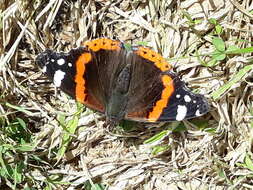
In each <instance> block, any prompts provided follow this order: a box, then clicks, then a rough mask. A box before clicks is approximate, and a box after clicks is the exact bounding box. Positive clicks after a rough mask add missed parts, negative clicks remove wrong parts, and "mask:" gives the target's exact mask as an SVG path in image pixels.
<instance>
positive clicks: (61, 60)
mask: <svg viewBox="0 0 253 190" xmlns="http://www.w3.org/2000/svg"><path fill="white" fill-rule="evenodd" d="M64 63H65V60H64V59H63V58H61V59H58V60H57V64H58V65H63V64H64Z"/></svg>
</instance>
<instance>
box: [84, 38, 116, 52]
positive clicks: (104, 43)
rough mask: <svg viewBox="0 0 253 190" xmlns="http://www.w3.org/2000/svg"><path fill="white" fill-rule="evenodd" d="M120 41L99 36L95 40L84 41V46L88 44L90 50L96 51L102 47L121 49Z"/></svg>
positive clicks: (105, 48)
mask: <svg viewBox="0 0 253 190" xmlns="http://www.w3.org/2000/svg"><path fill="white" fill-rule="evenodd" d="M120 43H121V42H120V41H117V40H111V39H108V38H98V39H95V40H91V41H87V42H84V46H87V47H88V48H89V49H90V50H92V51H94V52H96V51H99V50H101V49H104V50H120V48H121V47H120Z"/></svg>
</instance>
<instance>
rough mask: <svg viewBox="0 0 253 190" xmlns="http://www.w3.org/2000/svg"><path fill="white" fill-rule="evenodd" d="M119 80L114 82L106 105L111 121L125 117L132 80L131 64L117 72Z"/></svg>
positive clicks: (107, 114)
mask: <svg viewBox="0 0 253 190" xmlns="http://www.w3.org/2000/svg"><path fill="white" fill-rule="evenodd" d="M116 76H117V80H115V81H114V83H112V84H111V85H112V87H111V89H112V91H111V94H110V96H109V99H108V102H107V105H106V116H107V118H108V119H109V120H110V121H116V122H117V121H120V120H122V119H123V118H124V117H125V114H126V107H127V103H128V92H129V86H130V81H131V65H130V64H127V65H125V67H124V68H123V69H122V70H120V71H118V72H117V73H116Z"/></svg>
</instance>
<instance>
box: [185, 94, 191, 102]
mask: <svg viewBox="0 0 253 190" xmlns="http://www.w3.org/2000/svg"><path fill="white" fill-rule="evenodd" d="M191 100H192V99H191V97H190V96H189V95H185V96H184V101H185V102H190V101H191Z"/></svg>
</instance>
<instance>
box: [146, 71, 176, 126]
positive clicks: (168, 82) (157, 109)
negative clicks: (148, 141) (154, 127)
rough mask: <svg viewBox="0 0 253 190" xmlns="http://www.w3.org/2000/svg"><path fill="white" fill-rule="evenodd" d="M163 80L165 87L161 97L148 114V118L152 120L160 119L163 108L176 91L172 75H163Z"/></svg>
mask: <svg viewBox="0 0 253 190" xmlns="http://www.w3.org/2000/svg"><path fill="white" fill-rule="evenodd" d="M162 82H163V85H164V87H165V88H164V89H163V91H162V95H161V99H160V100H158V101H157V102H156V104H155V106H154V108H153V111H152V112H150V113H149V115H148V120H149V121H150V122H156V121H157V120H158V118H159V117H160V115H161V114H162V112H163V109H164V108H165V107H166V106H167V104H168V101H169V98H170V97H171V95H172V93H173V92H174V85H173V79H172V78H171V77H170V76H168V75H164V76H162Z"/></svg>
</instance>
